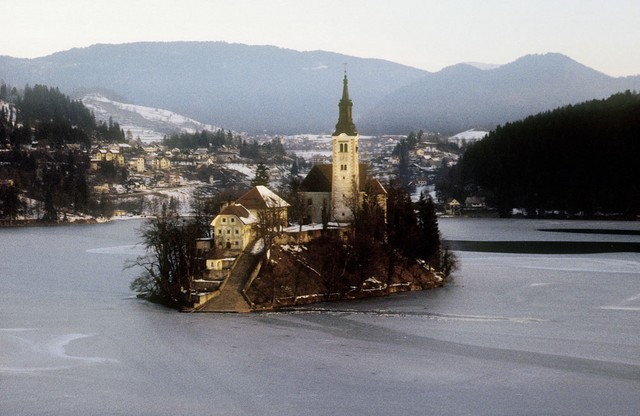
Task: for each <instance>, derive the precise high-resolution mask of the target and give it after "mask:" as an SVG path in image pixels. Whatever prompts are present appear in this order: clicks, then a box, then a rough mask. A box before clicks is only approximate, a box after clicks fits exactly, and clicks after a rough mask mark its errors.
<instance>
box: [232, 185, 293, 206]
mask: <svg viewBox="0 0 640 416" xmlns="http://www.w3.org/2000/svg"><path fill="white" fill-rule="evenodd" d="M236 204H241V205H242V206H244V207H246V208H247V209H255V210H260V209H265V208H284V207H288V206H289V204H288V203H287V201H285V200H284V199H282V198H280V197H279V196H278V195H276V194H275V193H274V192H272V191H271V190H270V189H269V188H267V187H266V186H262V185H258V186H255V187H253V188H251V189H250V190H249V191H248V192H247V193H246V194H244V195H242V196H241V197H240V198H238V200H237V201H236Z"/></svg>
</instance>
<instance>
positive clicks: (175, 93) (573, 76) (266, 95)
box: [0, 42, 640, 134]
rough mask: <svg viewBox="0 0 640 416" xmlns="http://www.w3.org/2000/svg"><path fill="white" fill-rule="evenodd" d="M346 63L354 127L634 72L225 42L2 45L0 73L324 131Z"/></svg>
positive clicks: (431, 118)
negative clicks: (37, 50) (420, 64)
mask: <svg viewBox="0 0 640 416" xmlns="http://www.w3.org/2000/svg"><path fill="white" fill-rule="evenodd" d="M345 63H346V64H347V70H348V74H349V92H350V96H351V98H352V100H353V103H354V106H353V111H354V120H355V122H356V125H357V126H358V130H359V131H360V132H361V133H362V134H378V133H398V134H407V133H408V132H409V131H412V130H413V131H416V130H418V129H424V130H427V131H441V132H444V133H446V132H450V133H455V132H459V131H464V130H468V129H469V128H474V127H482V128H486V129H491V128H493V127H495V125H497V124H503V123H505V122H507V121H513V120H517V119H520V118H522V117H524V116H527V115H529V114H534V113H537V112H540V111H545V110H548V109H551V108H555V107H558V106H560V105H567V104H572V103H577V102H581V101H585V100H588V99H594V98H604V97H606V96H609V95H611V94H613V93H615V92H619V91H624V90H627V89H631V90H640V76H636V77H624V78H612V77H609V76H607V75H605V74H602V73H600V72H597V71H595V70H593V69H590V68H588V67H586V66H584V65H581V64H579V63H577V62H575V61H573V60H571V59H570V58H567V57H566V56H563V55H560V54H546V55H531V56H526V57H523V58H520V59H518V60H516V61H515V62H512V63H510V64H507V65H502V66H500V67H497V68H493V69H484V70H481V69H478V68H476V67H474V66H471V65H467V64H458V65H454V66H452V67H449V68H445V69H443V70H441V71H439V72H436V73H430V72H427V71H422V70H419V69H416V68H411V67H407V66H403V65H400V64H397V63H393V62H389V61H384V60H379V59H363V58H356V57H352V56H347V55H341V54H337V53H331V52H323V51H313V52H299V51H294V50H290V49H282V48H277V47H274V46H248V45H241V44H229V43H223V42H169V43H158V42H141V43H131V44H122V45H94V46H90V47H88V48H79V49H72V50H69V51H65V52H58V53H55V54H53V55H50V56H46V57H42V58H36V59H17V58H11V57H0V79H1V80H3V81H5V82H7V83H9V84H11V85H14V86H18V87H22V86H24V85H25V84H27V83H28V84H30V85H34V84H45V85H50V86H57V87H59V88H60V89H61V90H62V91H64V92H65V93H67V94H69V95H73V93H74V91H79V90H84V91H87V90H89V91H95V90H103V89H108V90H110V91H113V92H115V93H116V94H117V95H119V96H121V97H122V99H120V100H119V101H121V102H130V103H135V104H137V105H141V106H147V107H153V108H164V109H167V110H170V111H173V112H175V113H179V114H183V115H185V116H186V117H189V118H192V119H195V120H200V121H201V122H203V123H206V124H212V125H216V126H220V127H222V128H224V129H231V130H236V131H247V132H250V133H261V132H268V133H282V134H293V133H300V132H317V133H323V132H324V133H329V132H331V131H332V130H333V127H334V126H335V123H336V121H337V114H338V108H337V104H338V100H339V99H340V96H341V93H342V74H343V71H344V64H345ZM483 68H490V67H486V66H483Z"/></svg>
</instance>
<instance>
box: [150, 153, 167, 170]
mask: <svg viewBox="0 0 640 416" xmlns="http://www.w3.org/2000/svg"><path fill="white" fill-rule="evenodd" d="M151 166H152V167H153V169H162V170H166V169H169V168H170V167H171V161H170V160H169V159H168V158H167V157H165V156H163V157H156V158H154V159H153V160H152V161H151Z"/></svg>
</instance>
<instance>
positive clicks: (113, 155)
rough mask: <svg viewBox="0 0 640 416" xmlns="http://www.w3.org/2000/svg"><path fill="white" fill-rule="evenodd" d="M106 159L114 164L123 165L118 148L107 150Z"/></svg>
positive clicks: (122, 156) (122, 158)
mask: <svg viewBox="0 0 640 416" xmlns="http://www.w3.org/2000/svg"><path fill="white" fill-rule="evenodd" d="M106 160H107V161H111V162H113V163H114V164H115V165H116V166H124V155H123V154H122V153H120V150H115V149H110V150H108V151H107V158H106Z"/></svg>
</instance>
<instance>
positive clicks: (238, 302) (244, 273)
mask: <svg viewBox="0 0 640 416" xmlns="http://www.w3.org/2000/svg"><path fill="white" fill-rule="evenodd" d="M255 245H256V242H255V241H254V242H253V243H252V244H249V246H248V247H247V248H246V249H245V250H244V251H243V252H242V254H241V255H240V258H239V259H238V261H237V262H236V264H235V266H234V267H233V269H232V270H231V274H230V275H229V277H228V278H227V282H226V283H225V284H224V285H223V286H222V288H221V289H220V294H219V295H218V296H216V297H215V298H213V299H211V300H209V301H208V302H206V303H205V304H204V305H202V306H201V307H199V308H198V309H197V310H196V311H197V312H236V313H240V312H251V311H252V310H253V309H252V307H251V305H250V304H249V303H248V302H247V300H246V299H245V297H244V295H243V294H242V289H244V287H245V285H246V284H247V281H248V279H249V276H250V275H251V272H252V271H253V270H254V269H255V268H256V265H257V264H258V262H259V261H260V257H261V256H262V253H257V254H254V253H253V249H254V246H255Z"/></svg>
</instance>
